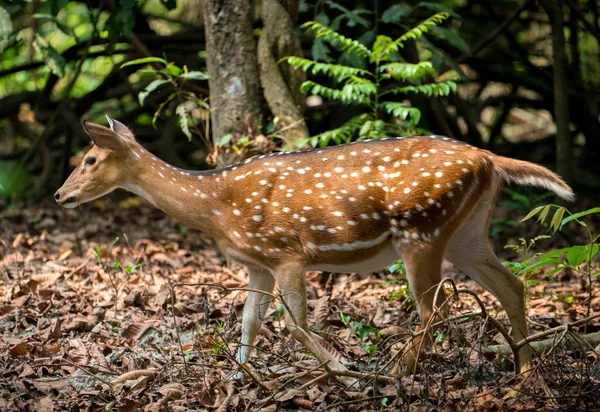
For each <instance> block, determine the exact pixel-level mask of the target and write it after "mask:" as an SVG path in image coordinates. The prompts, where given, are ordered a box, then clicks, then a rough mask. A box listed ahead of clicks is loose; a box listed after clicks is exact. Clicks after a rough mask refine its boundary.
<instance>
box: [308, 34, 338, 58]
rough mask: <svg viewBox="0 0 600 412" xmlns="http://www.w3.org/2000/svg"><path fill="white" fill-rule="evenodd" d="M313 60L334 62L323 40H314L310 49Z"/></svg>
mask: <svg viewBox="0 0 600 412" xmlns="http://www.w3.org/2000/svg"><path fill="white" fill-rule="evenodd" d="M310 51H311V54H312V57H313V59H315V60H320V61H324V62H332V61H334V60H333V59H332V58H331V57H330V56H329V54H330V53H331V52H330V50H329V47H327V45H326V44H325V42H324V41H323V39H315V41H314V42H313V45H312V47H311V49H310Z"/></svg>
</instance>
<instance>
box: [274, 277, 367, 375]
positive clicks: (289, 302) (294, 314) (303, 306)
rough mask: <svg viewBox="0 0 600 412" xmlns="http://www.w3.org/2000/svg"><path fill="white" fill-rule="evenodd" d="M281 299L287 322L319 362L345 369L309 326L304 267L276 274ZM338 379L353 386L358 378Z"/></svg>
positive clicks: (296, 336) (341, 369) (295, 335)
mask: <svg viewBox="0 0 600 412" xmlns="http://www.w3.org/2000/svg"><path fill="white" fill-rule="evenodd" d="M275 279H276V280H277V285H278V287H279V293H280V295H281V299H282V300H283V301H284V304H285V307H286V313H285V323H286V326H287V328H288V330H289V331H290V333H291V334H292V336H293V337H294V339H296V340H297V341H298V342H300V343H301V344H302V345H303V346H304V347H305V348H306V349H307V350H308V351H310V352H312V353H313V354H314V355H315V357H316V358H317V359H318V360H319V362H322V363H326V367H327V368H328V369H330V370H332V371H345V370H346V368H345V367H344V365H342V364H341V363H340V362H338V361H337V360H336V359H335V358H334V357H333V355H332V354H331V353H330V352H329V351H328V350H327V349H325V348H324V347H323V345H321V344H320V343H319V341H318V337H317V336H316V335H315V334H313V333H312V332H311V331H310V329H309V326H308V320H307V318H306V314H307V303H306V278H305V276H304V269H303V268H285V269H281V270H279V271H277V273H276V274H275ZM336 379H337V380H338V381H339V382H340V383H342V384H344V385H346V386H353V385H354V384H356V382H357V381H356V379H353V378H348V377H343V376H337V377H336Z"/></svg>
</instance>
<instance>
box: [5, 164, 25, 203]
mask: <svg viewBox="0 0 600 412" xmlns="http://www.w3.org/2000/svg"><path fill="white" fill-rule="evenodd" d="M31 182H32V180H31V174H30V173H29V171H28V170H27V168H25V167H23V166H21V165H19V164H17V163H15V162H7V161H0V197H3V198H6V199H16V198H21V197H24V196H25V195H26V194H27V191H28V190H29V188H30V187H31Z"/></svg>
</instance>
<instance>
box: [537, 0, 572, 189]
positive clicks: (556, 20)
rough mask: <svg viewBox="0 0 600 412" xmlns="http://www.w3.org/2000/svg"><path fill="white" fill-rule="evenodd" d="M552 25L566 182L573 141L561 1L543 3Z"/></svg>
mask: <svg viewBox="0 0 600 412" xmlns="http://www.w3.org/2000/svg"><path fill="white" fill-rule="evenodd" d="M542 4H543V6H544V8H545V9H546V12H547V13H548V16H549V17H550V24H551V25H552V56H553V60H554V64H553V66H552V72H553V83H554V122H555V123H556V170H557V172H558V174H559V175H561V176H562V177H563V178H564V179H566V180H567V181H570V180H571V178H572V140H571V132H570V130H569V125H570V121H569V90H568V80H567V76H568V75H569V74H568V64H567V54H566V51H565V32H564V23H563V14H562V12H561V4H562V1H561V0H545V1H544V2H543V3H542Z"/></svg>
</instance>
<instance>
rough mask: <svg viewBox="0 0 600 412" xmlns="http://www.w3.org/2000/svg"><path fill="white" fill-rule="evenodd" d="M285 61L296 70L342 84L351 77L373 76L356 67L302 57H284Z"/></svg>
mask: <svg viewBox="0 0 600 412" xmlns="http://www.w3.org/2000/svg"><path fill="white" fill-rule="evenodd" d="M282 60H283V61H286V62H288V63H289V64H290V65H291V66H292V67H293V68H295V69H302V70H303V71H305V72H308V73H312V74H315V75H318V74H324V75H326V76H328V77H331V78H333V79H336V80H337V81H338V82H341V81H343V80H345V79H347V78H348V77H350V76H367V75H368V76H373V74H372V73H371V72H369V71H368V70H364V69H359V68H356V67H349V66H341V65H339V64H329V63H320V62H316V61H314V60H308V59H303V58H301V57H295V56H289V57H284V58H283V59H282Z"/></svg>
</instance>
